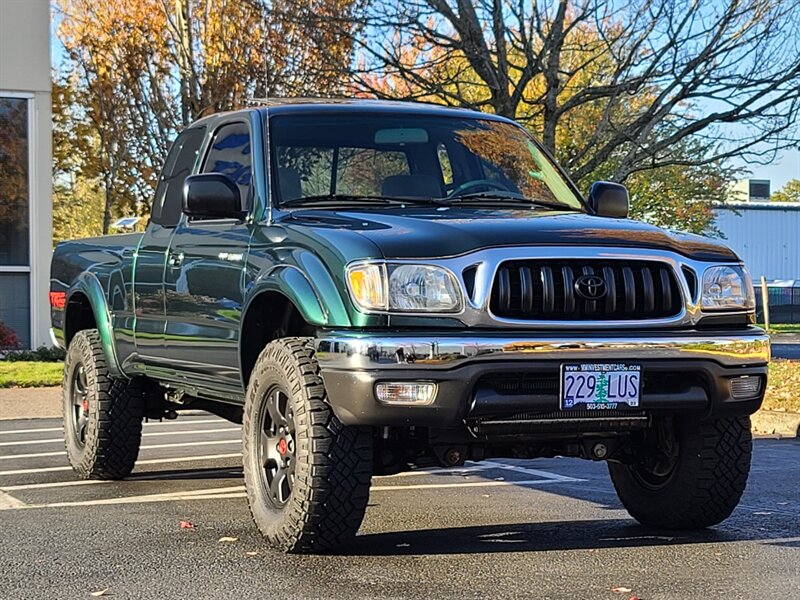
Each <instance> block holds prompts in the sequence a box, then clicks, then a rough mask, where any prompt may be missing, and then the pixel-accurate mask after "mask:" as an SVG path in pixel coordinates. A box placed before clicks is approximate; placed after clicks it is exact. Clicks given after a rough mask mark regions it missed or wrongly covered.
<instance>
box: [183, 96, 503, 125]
mask: <svg viewBox="0 0 800 600" xmlns="http://www.w3.org/2000/svg"><path fill="white" fill-rule="evenodd" d="M246 110H257V111H259V112H262V113H263V114H264V116H266V115H267V114H269V116H275V115H279V114H280V115H283V114H331V113H373V114H374V113H384V114H427V115H438V116H452V117H461V118H464V117H467V118H476V119H484V120H486V119H489V120H493V121H505V122H513V121H511V120H510V119H506V118H505V117H501V116H498V115H493V114H488V113H483V112H480V111H477V110H471V109H467V108H456V107H450V106H442V105H440V104H429V103H424V102H404V101H398V100H373V99H367V98H268V99H267V98H257V99H253V100H251V101H250V106H248V107H246V108H242V109H238V110H235V111H229V112H227V113H216V114H214V115H209V116H208V117H205V118H203V119H200V120H199V121H198V122H200V121H205V120H206V119H212V118H218V117H220V116H222V115H225V114H231V113H236V112H240V111H246Z"/></svg>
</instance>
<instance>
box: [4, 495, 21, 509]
mask: <svg viewBox="0 0 800 600" xmlns="http://www.w3.org/2000/svg"><path fill="white" fill-rule="evenodd" d="M25 506H26V504H25V503H24V502H23V501H22V500H17V499H16V498H14V496H11V495H10V494H6V493H5V492H0V510H8V509H10V508H25Z"/></svg>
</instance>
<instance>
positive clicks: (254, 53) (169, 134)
mask: <svg viewBox="0 0 800 600" xmlns="http://www.w3.org/2000/svg"><path fill="white" fill-rule="evenodd" d="M355 1H356V0H315V1H313V2H302V1H301V0H288V1H285V2H274V3H273V2H268V1H267V0H104V1H103V2H96V1H95V0H57V3H56V4H57V11H58V16H59V28H58V36H59V39H60V40H61V42H62V43H63V45H64V48H65V49H66V51H67V55H68V61H66V62H65V65H64V67H63V71H64V72H63V73H61V74H60V75H62V76H71V77H73V78H74V79H75V81H76V87H77V89H78V91H79V93H80V98H81V102H83V104H82V107H81V108H82V110H84V111H85V116H86V117H87V119H88V121H89V123H90V125H91V127H92V129H93V139H94V140H95V141H96V145H95V146H94V147H93V149H92V154H93V161H94V165H93V167H92V168H95V167H96V171H97V173H99V176H100V178H101V180H102V191H103V194H104V197H105V201H104V206H105V208H104V214H105V218H104V226H103V230H104V231H107V230H108V227H109V224H110V222H111V219H112V216H115V215H119V214H121V213H130V212H135V213H141V212H142V211H144V210H146V206H147V203H148V202H149V200H150V197H151V194H152V191H153V189H154V187H155V183H156V178H157V176H158V169H159V168H160V165H161V163H162V162H163V159H164V157H165V156H166V153H167V150H168V148H169V144H170V142H171V140H172V139H173V138H174V137H175V135H176V133H177V132H178V131H179V130H180V129H181V128H183V127H185V126H186V125H187V124H189V123H190V122H192V121H194V120H195V119H197V118H198V117H200V116H202V115H205V114H209V113H212V112H217V111H221V110H230V109H233V108H238V107H241V106H242V105H244V103H245V102H246V99H247V98H249V97H252V96H265V95H270V96H275V95H297V94H314V93H318V94H321V95H328V94H332V93H333V94H335V93H336V92H337V91H338V90H341V89H342V73H343V71H344V65H346V64H349V63H350V57H351V51H352V37H351V36H350V34H348V33H347V31H349V30H348V29H347V28H344V29H342V27H341V24H338V25H337V27H336V28H333V27H331V26H330V24H328V25H327V26H326V25H325V23H324V22H321V21H319V20H318V19H319V18H320V17H324V16H325V15H329V16H331V17H332V16H333V15H336V16H337V18H338V17H342V18H346V20H349V21H352V18H351V17H352V15H351V14H350V11H351V10H352V8H353V7H354V6H355ZM297 5H302V7H303V10H307V7H309V6H313V11H312V12H313V14H314V15H316V16H315V19H314V21H313V22H309V21H303V20H302V19H300V20H298V19H297V18H295V14H294V12H293V7H294V6H297ZM326 27H327V29H326ZM352 27H354V26H352ZM321 44H324V49H323V48H321V47H320V45H321ZM323 56H324V58H325V61H326V62H325V61H322V60H321V59H322V57H323ZM89 170H91V169H89Z"/></svg>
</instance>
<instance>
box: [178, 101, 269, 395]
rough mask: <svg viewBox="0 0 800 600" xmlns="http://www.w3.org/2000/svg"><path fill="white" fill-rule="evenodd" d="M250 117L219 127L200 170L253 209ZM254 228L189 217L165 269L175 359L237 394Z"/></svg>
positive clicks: (196, 379)
mask: <svg viewBox="0 0 800 600" xmlns="http://www.w3.org/2000/svg"><path fill="white" fill-rule="evenodd" d="M245 118H246V117H243V116H242V115H239V116H238V117H236V118H234V120H231V119H225V120H221V121H220V122H219V124H218V125H217V127H216V128H215V130H214V132H213V134H212V137H211V141H210V142H209V144H208V148H207V149H206V156H205V158H204V160H203V161H202V165H201V167H200V170H199V172H202V173H222V174H224V175H226V176H228V177H229V178H230V179H231V180H233V181H234V182H235V183H236V184H237V185H238V187H239V191H240V194H241V198H242V202H243V206H244V207H246V208H249V207H251V206H252V205H253V198H254V193H255V190H254V188H253V185H252V165H253V149H254V148H253V144H252V139H253V136H252V125H251V123H249V122H248V121H246V120H245ZM256 154H257V155H260V151H259V150H257V151H256ZM251 230H252V229H251V226H250V225H249V224H248V222H247V220H244V221H242V220H238V219H199V218H193V219H191V220H190V219H189V218H187V217H185V216H184V217H183V219H182V220H181V222H180V223H179V224H178V227H177V229H176V230H175V234H174V236H173V237H172V240H171V243H170V249H169V257H168V260H167V267H166V271H165V293H166V312H167V327H166V333H165V337H166V340H167V345H168V346H169V348H170V359H171V361H172V362H173V364H174V365H175V366H177V367H178V368H179V369H180V370H181V372H182V373H183V375H184V376H185V377H186V378H187V380H188V381H189V382H190V383H192V384H194V385H196V386H197V387H199V388H203V387H204V386H208V382H209V381H213V382H214V383H215V385H214V387H215V388H217V389H216V391H217V392H227V393H229V394H232V395H234V396H237V395H240V394H241V392H242V385H241V379H240V376H239V351H238V348H239V325H240V322H241V316H242V308H243V302H244V290H243V283H244V274H245V265H246V261H247V251H248V247H249V243H250V235H251ZM218 384H219V385H218Z"/></svg>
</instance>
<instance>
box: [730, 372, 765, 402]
mask: <svg viewBox="0 0 800 600" xmlns="http://www.w3.org/2000/svg"><path fill="white" fill-rule="evenodd" d="M760 391H761V377H758V376H756V377H751V376H750V375H744V376H742V377H734V378H733V379H731V395H733V397H734V398H737V399H741V398H752V397H754V396H757V395H758V393H759V392H760Z"/></svg>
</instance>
